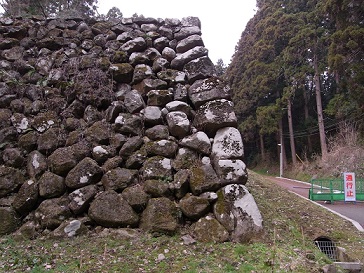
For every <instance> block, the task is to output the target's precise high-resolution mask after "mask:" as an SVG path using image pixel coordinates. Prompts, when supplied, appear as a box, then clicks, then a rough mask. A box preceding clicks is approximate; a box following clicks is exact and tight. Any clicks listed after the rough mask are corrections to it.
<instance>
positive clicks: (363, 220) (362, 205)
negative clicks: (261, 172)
mask: <svg viewBox="0 0 364 273" xmlns="http://www.w3.org/2000/svg"><path fill="white" fill-rule="evenodd" d="M269 179H270V180H272V181H273V182H275V183H277V185H279V186H281V187H283V188H286V189H288V190H289V191H292V192H294V193H297V194H299V195H301V196H303V197H305V198H308V191H309V188H310V184H309V183H307V182H301V181H297V180H291V179H287V178H279V177H269ZM316 203H318V204H320V205H322V206H323V207H325V208H327V209H330V210H333V211H335V212H337V213H339V214H341V215H344V216H345V217H347V218H349V219H352V220H354V221H356V222H357V224H359V225H360V226H361V230H362V231H364V202H355V203H353V202H344V201H335V202H334V203H333V204H326V203H325V202H322V201H318V202H316ZM360 226H357V228H358V229H360Z"/></svg>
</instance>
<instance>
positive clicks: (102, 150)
mask: <svg viewBox="0 0 364 273" xmlns="http://www.w3.org/2000/svg"><path fill="white" fill-rule="evenodd" d="M114 154H115V151H114V149H113V147H109V146H105V145H97V146H95V147H94V148H93V149H92V158H93V159H94V160H95V161H96V162H97V163H99V164H102V163H104V162H105V161H106V160H107V159H108V158H110V157H112V156H114Z"/></svg>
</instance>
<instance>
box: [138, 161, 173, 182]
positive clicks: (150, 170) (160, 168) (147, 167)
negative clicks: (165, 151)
mask: <svg viewBox="0 0 364 273" xmlns="http://www.w3.org/2000/svg"><path fill="white" fill-rule="evenodd" d="M141 174H142V177H143V179H144V180H150V179H161V180H167V179H172V165H171V159H169V158H166V157H163V156H153V157H150V158H148V159H147V160H146V161H145V162H144V165H143V167H142V168H141Z"/></svg>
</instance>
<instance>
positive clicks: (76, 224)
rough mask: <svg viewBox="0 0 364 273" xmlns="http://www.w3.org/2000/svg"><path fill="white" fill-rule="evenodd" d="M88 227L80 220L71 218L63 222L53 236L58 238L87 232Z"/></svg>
mask: <svg viewBox="0 0 364 273" xmlns="http://www.w3.org/2000/svg"><path fill="white" fill-rule="evenodd" d="M87 232H88V229H87V227H86V226H85V224H84V223H82V222H81V221H80V220H71V221H66V222H64V223H62V224H61V225H60V226H59V227H58V228H56V229H55V230H54V231H53V233H52V236H53V237H56V238H70V237H75V236H79V235H85V234H87Z"/></svg>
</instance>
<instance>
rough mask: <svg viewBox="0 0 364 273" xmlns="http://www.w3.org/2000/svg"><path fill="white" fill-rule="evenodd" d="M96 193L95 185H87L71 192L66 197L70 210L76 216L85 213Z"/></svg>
mask: <svg viewBox="0 0 364 273" xmlns="http://www.w3.org/2000/svg"><path fill="white" fill-rule="evenodd" d="M97 192H98V188H97V186H96V185H88V186H85V187H82V188H80V189H77V190H75V191H73V192H71V193H70V194H69V195H68V199H69V200H70V203H69V208H70V210H71V211H72V212H73V213H74V214H76V215H78V214H81V213H83V212H85V211H86V210H87V209H88V207H89V204H90V203H91V201H92V200H93V198H94V196H95V195H96V194H97Z"/></svg>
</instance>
